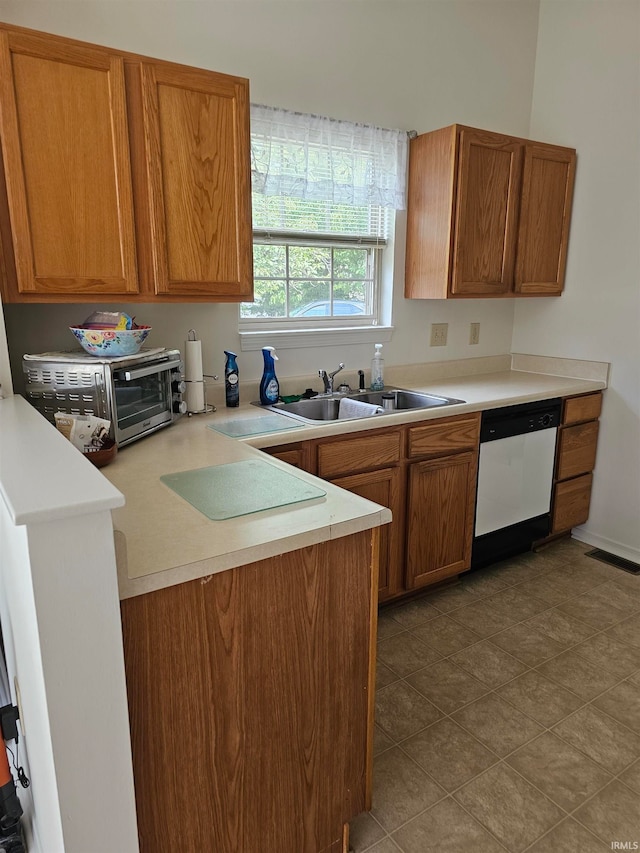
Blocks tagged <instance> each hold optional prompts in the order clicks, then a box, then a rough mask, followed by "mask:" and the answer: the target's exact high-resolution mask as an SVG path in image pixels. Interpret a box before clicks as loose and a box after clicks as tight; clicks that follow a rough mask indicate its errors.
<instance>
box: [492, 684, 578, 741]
mask: <svg viewBox="0 0 640 853" xmlns="http://www.w3.org/2000/svg"><path fill="white" fill-rule="evenodd" d="M496 693H497V694H498V696H500V697H501V698H502V699H506V701H507V702H510V703H511V704H512V705H515V706H516V708H518V710H520V711H522V712H523V713H524V714H527V716H529V717H532V718H533V719H534V720H536V721H537V722H538V723H541V724H542V725H543V726H546V727H547V728H549V727H550V726H553V725H554V724H555V723H558V722H559V721H560V720H562V719H563V718H564V717H566V716H568V715H569V714H570V713H571V712H572V711H575V710H577V708H579V707H580V705H583V704H584V702H583V700H582V699H580V697H579V696H576V695H575V693H570V692H569V691H568V690H565V689H564V687H560V686H559V685H558V684H556V683H555V682H553V681H550V680H549V679H548V678H545V677H544V675H540V673H539V672H536V671H535V670H532V671H530V672H525V673H524V674H523V675H521V676H519V677H518V678H516V679H514V680H513V681H510V682H509V683H508V684H505V685H504V686H503V687H500V688H498V689H497V690H496Z"/></svg>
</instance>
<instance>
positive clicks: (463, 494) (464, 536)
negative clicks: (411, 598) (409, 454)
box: [405, 452, 478, 589]
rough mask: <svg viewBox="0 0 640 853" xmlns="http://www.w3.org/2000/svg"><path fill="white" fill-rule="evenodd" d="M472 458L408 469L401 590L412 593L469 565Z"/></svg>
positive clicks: (475, 467)
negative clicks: (405, 533)
mask: <svg viewBox="0 0 640 853" xmlns="http://www.w3.org/2000/svg"><path fill="white" fill-rule="evenodd" d="M477 470H478V454H477V452H468V453H458V454H456V455H454V456H445V457H439V458H437V459H430V460H427V461H426V462H414V463H413V464H412V465H410V466H409V487H408V493H407V516H406V528H407V555H406V570H405V585H406V587H407V589H416V588H418V587H422V586H427V585H428V584H432V583H436V582H437V581H439V580H443V579H444V578H447V577H451V576H452V575H458V574H460V572H464V571H465V570H466V569H468V568H469V566H470V565H471V544H472V539H473V523H474V508H475V497H476V479H477Z"/></svg>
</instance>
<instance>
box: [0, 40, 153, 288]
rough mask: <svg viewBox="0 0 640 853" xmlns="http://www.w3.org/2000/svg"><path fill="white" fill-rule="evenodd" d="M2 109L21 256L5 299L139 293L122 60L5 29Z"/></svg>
mask: <svg viewBox="0 0 640 853" xmlns="http://www.w3.org/2000/svg"><path fill="white" fill-rule="evenodd" d="M0 105H1V109H0V135H1V137H2V155H3V158H4V174H5V178H6V196H7V198H6V203H7V204H8V210H9V218H10V225H11V229H10V231H11V233H10V236H9V237H8V238H7V239H5V246H4V252H5V254H6V253H7V252H9V251H11V250H13V254H14V256H15V265H14V266H12V268H13V270H14V275H15V280H11V281H8V283H7V292H5V298H7V299H8V300H11V301H16V300H17V301H24V299H25V298H26V299H28V298H29V296H32V297H34V299H35V301H43V300H44V301H46V299H47V297H48V296H49V295H53V296H56V295H58V296H60V295H62V296H63V297H64V295H65V294H67V295H70V294H76V293H80V294H83V295H92V296H93V297H94V298H96V299H99V298H100V297H103V296H106V295H114V296H116V295H126V294H135V293H137V291H138V281H137V270H136V249H135V233H134V223H133V201H132V188H131V172H130V156H129V142H128V133H127V112H126V105H125V91H124V73H123V62H122V60H121V59H120V58H118V57H117V56H114V55H113V54H112V53H109V52H107V51H102V50H100V49H99V48H94V47H91V46H86V47H84V46H79V45H77V44H75V43H64V44H63V43H61V42H60V40H57V39H55V38H49V37H47V36H46V35H42V36H40V35H30V34H25V33H19V32H12V31H2V32H0ZM2 189H3V192H4V187H2ZM6 225H7V223H5V226H6ZM3 227H4V226H3ZM8 266H9V265H8Z"/></svg>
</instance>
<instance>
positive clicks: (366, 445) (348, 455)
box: [318, 430, 401, 477]
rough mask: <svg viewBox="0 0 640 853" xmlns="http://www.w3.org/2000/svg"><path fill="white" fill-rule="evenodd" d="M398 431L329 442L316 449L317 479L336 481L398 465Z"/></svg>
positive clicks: (399, 435)
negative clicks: (354, 474) (332, 478)
mask: <svg viewBox="0 0 640 853" xmlns="http://www.w3.org/2000/svg"><path fill="white" fill-rule="evenodd" d="M400 439H401V433H400V431H399V430H396V431H394V432H383V433H371V434H370V435H364V436H362V437H360V438H348V439H345V440H344V441H332V442H328V443H327V444H320V445H319V446H318V476H319V477H335V476H337V475H338V474H351V473H355V472H356V471H368V470H372V469H373V468H384V467H385V466H387V465H392V464H393V463H394V462H399V461H400Z"/></svg>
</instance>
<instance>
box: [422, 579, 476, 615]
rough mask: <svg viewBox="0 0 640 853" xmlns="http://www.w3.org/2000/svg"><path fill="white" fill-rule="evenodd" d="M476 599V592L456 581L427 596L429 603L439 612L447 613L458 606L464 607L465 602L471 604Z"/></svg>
mask: <svg viewBox="0 0 640 853" xmlns="http://www.w3.org/2000/svg"><path fill="white" fill-rule="evenodd" d="M477 599H478V594H477V593H475V592H472V591H471V590H470V589H467V587H466V586H465V585H464V584H461V583H457V584H455V585H453V586H449V587H447V588H446V589H443V590H441V591H440V592H434V593H433V594H432V595H430V596H429V604H431V605H432V606H433V607H435V608H436V609H437V610H439V611H440V612H441V613H449V612H451V611H452V610H457V609H458V607H464V605H465V604H473V602H474V601H477Z"/></svg>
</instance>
